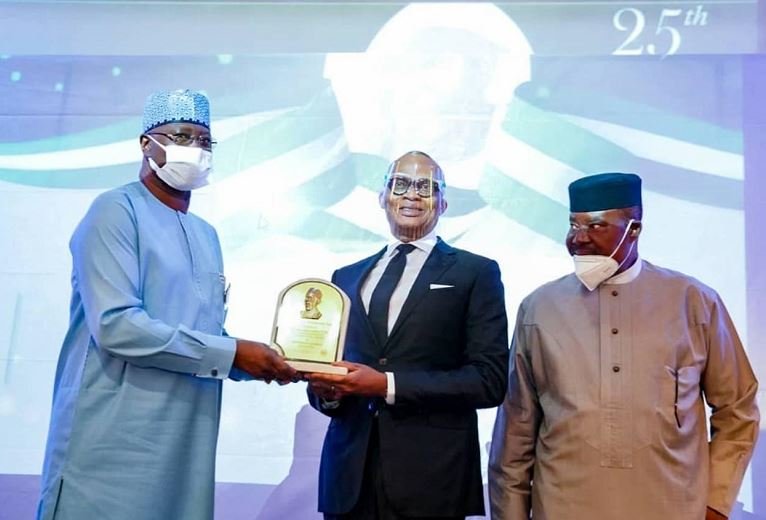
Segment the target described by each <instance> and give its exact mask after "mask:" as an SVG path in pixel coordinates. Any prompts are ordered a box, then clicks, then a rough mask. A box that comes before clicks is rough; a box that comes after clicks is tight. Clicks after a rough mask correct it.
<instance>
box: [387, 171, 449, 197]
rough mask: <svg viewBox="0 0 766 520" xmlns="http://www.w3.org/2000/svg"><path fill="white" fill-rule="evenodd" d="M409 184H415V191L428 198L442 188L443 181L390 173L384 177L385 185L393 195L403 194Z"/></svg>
mask: <svg viewBox="0 0 766 520" xmlns="http://www.w3.org/2000/svg"><path fill="white" fill-rule="evenodd" d="M411 186H415V193H417V194H418V195H420V196H421V197H423V198H428V197H431V196H432V195H433V194H435V193H439V192H440V191H442V190H443V189H444V181H442V180H435V179H431V178H428V177H410V176H409V175H400V174H395V175H391V176H390V177H388V179H386V187H387V188H388V189H389V190H391V193H393V194H394V195H404V194H405V193H407V192H408V191H409V190H410V187H411Z"/></svg>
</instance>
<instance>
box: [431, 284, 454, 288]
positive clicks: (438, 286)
mask: <svg viewBox="0 0 766 520" xmlns="http://www.w3.org/2000/svg"><path fill="white" fill-rule="evenodd" d="M452 287H455V286H454V285H444V284H441V283H432V284H431V286H430V287H429V289H450V288H452Z"/></svg>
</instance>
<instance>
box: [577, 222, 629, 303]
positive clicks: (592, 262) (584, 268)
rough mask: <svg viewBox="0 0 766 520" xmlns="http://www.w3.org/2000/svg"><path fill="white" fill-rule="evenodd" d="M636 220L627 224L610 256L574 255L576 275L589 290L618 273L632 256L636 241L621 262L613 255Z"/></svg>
mask: <svg viewBox="0 0 766 520" xmlns="http://www.w3.org/2000/svg"><path fill="white" fill-rule="evenodd" d="M633 222H635V220H633V219H630V221H629V222H628V225H627V226H625V232H624V233H623V234H622V238H621V239H620V243H619V244H617V247H615V248H614V251H612V254H611V255H609V256H603V255H573V256H572V259H573V260H574V264H575V275H576V276H577V278H579V279H580V282H582V284H583V285H584V286H585V287H586V288H587V289H588V290H589V291H593V290H595V289H596V287H598V286H599V285H601V284H602V283H603V282H604V281H605V280H608V279H609V278H611V277H612V276H614V273H616V272H617V271H618V270H619V269H620V267H622V264H623V263H624V262H625V260H627V259H628V257H629V256H630V253H631V251H633V246H634V245H635V242H633V243H632V244H630V250H629V251H628V254H627V255H625V258H624V259H623V260H622V262H620V263H619V264H618V263H617V260H615V259H614V258H613V257H614V255H615V253H616V252H617V250H619V249H620V246H622V243H623V242H624V241H625V237H627V236H628V231H630V226H631V224H633Z"/></svg>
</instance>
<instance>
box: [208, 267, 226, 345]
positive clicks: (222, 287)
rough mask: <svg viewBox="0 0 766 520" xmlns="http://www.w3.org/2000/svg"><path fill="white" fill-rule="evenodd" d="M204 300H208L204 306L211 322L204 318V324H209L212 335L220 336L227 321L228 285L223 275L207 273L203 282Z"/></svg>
mask: <svg viewBox="0 0 766 520" xmlns="http://www.w3.org/2000/svg"><path fill="white" fill-rule="evenodd" d="M203 282H204V283H203V287H202V289H203V291H202V294H203V298H207V301H206V302H204V304H203V306H204V307H205V308H206V309H207V312H208V314H209V320H208V319H206V318H203V320H202V322H203V323H208V322H209V324H208V327H210V329H211V330H209V331H206V332H210V333H211V334H220V333H221V331H222V330H223V324H224V321H225V319H226V298H227V292H228V291H227V285H226V277H225V276H224V275H223V273H205V276H204V281H203Z"/></svg>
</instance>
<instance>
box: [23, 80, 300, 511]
mask: <svg viewBox="0 0 766 520" xmlns="http://www.w3.org/2000/svg"><path fill="white" fill-rule="evenodd" d="M214 144H215V143H214V142H213V141H212V139H211V136H210V130H209V108H208V102H207V98H205V97H204V96H203V95H202V94H200V93H197V92H192V91H173V92H160V93H157V94H153V95H152V96H150V97H149V99H148V101H147V107H146V111H145V114H144V133H143V134H142V136H141V147H142V150H143V153H144V161H143V164H142V169H141V173H140V181H137V182H134V183H131V184H128V185H125V186H122V187H119V188H117V189H114V190H111V191H108V192H106V193H103V194H101V195H100V196H99V197H97V198H96V199H95V201H94V202H93V204H92V206H91V207H90V209H89V210H88V212H87V214H86V215H85V217H84V218H83V220H82V221H81V222H80V224H79V225H78V226H77V228H76V230H75V232H74V234H73V236H72V239H71V242H70V249H71V253H72V258H73V271H72V299H71V308H70V313H71V316H70V325H69V330H68V332H67V334H66V337H65V339H64V343H63V346H62V349H61V354H60V358H59V363H58V368H57V371H56V380H55V386H54V393H53V409H52V414H51V423H50V431H49V437H48V445H47V450H46V457H45V463H44V468H43V482H42V495H41V499H40V503H39V508H38V518H39V519H44V520H52V519H56V520H70V519H76V520H91V519H93V520H95V519H112V520H123V519H124V520H150V519H158V520H159V519H162V520H176V519H178V520H196V519H199V520H210V519H212V517H213V494H214V481H215V477H214V470H215V449H216V441H217V437H218V424H219V418H220V408H221V387H222V380H223V379H224V378H227V377H229V376H230V375H231V374H232V372H233V371H234V370H239V371H241V372H238V373H239V374H241V376H243V377H254V378H262V379H266V380H271V379H278V380H280V381H286V380H289V379H291V378H293V377H294V376H295V372H294V371H292V369H290V368H289V367H288V366H287V365H286V364H285V363H284V362H283V361H282V359H281V358H279V356H277V355H275V354H274V353H273V351H271V350H270V349H268V347H266V346H265V345H263V344H260V343H257V342H252V341H246V340H239V339H235V338H232V337H228V336H226V335H225V332H224V329H223V322H224V317H225V309H224V307H225V305H224V303H225V302H224V299H225V289H226V282H225V278H224V275H223V262H222V257H221V248H220V245H219V242H218V237H217V235H216V232H215V230H214V229H213V227H212V226H210V225H209V224H208V223H207V222H205V221H204V220H202V219H200V218H199V217H197V216H195V215H192V214H190V213H188V212H187V211H188V205H189V200H190V191H191V190H192V189H194V188H196V187H199V186H202V185H204V184H206V183H207V180H206V178H207V174H208V173H209V170H210V157H211V150H212V147H213V145H214ZM163 163H164V164H163ZM160 164H163V166H159V165H160Z"/></svg>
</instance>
